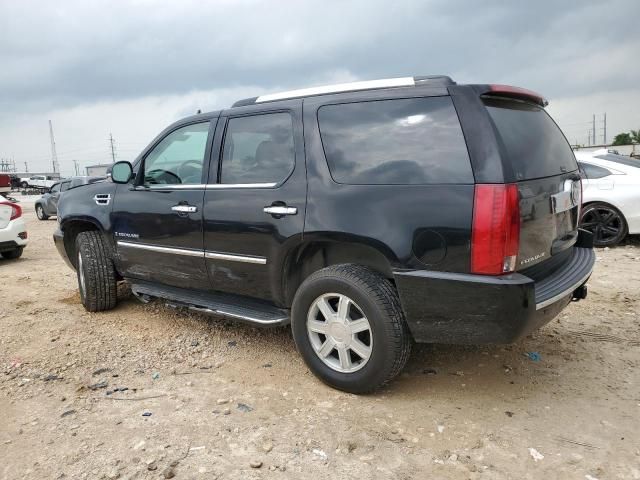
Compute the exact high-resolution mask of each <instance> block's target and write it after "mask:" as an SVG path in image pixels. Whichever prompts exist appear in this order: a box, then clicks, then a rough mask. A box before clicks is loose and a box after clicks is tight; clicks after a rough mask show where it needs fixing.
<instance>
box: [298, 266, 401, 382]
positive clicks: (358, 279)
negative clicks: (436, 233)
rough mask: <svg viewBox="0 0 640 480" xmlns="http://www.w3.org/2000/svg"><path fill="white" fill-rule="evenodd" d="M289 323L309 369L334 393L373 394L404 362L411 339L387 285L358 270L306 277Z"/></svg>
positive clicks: (376, 276)
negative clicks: (332, 389)
mask: <svg viewBox="0 0 640 480" xmlns="http://www.w3.org/2000/svg"><path fill="white" fill-rule="evenodd" d="M291 319H292V321H291V329H292V331H293V338H294V341H295V343H296V347H297V348H298V351H299V352H300V354H301V355H302V357H303V359H304V361H305V362H306V364H307V366H308V367H309V369H310V370H311V371H312V372H313V373H314V374H315V375H316V376H317V377H318V378H319V379H320V380H322V381H323V382H324V383H326V384H328V385H330V386H332V387H334V388H337V389H339V390H344V391H346V392H350V393H367V392H371V391H373V390H376V389H377V388H380V387H381V386H383V385H384V384H386V383H387V382H389V381H390V380H391V379H393V378H394V377H395V376H396V375H398V373H400V371H401V370H402V368H403V367H404V365H405V363H406V362H407V359H408V358H409V353H410V351H411V336H410V333H409V329H408V327H407V324H406V322H405V319H404V314H403V312H402V308H401V306H400V300H399V298H398V294H397V292H396V290H395V288H394V286H393V284H392V283H391V282H390V281H389V280H388V279H386V278H385V277H383V276H382V275H380V274H379V273H377V272H375V271H373V270H371V269H369V268H366V267H363V266H360V265H353V264H343V265H333V266H330V267H327V268H324V269H322V270H319V271H317V272H315V273H313V274H312V275H310V276H309V278H307V279H306V280H305V281H304V282H303V283H302V285H301V286H300V288H299V289H298V291H297V292H296V295H295V298H294V300H293V305H292V312H291Z"/></svg>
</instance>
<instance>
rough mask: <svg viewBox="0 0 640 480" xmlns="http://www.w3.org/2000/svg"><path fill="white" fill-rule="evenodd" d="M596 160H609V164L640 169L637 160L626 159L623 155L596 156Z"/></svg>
mask: <svg viewBox="0 0 640 480" xmlns="http://www.w3.org/2000/svg"><path fill="white" fill-rule="evenodd" d="M596 158H601V159H602V160H607V161H609V162H614V163H619V164H621V165H626V166H627V167H638V168H640V161H638V160H636V159H635V158H632V157H625V156H623V155H616V154H615V153H607V154H606V155H596Z"/></svg>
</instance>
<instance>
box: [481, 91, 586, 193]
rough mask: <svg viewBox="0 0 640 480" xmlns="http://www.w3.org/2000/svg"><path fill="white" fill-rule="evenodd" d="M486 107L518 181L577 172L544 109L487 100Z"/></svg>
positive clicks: (566, 148) (559, 133)
mask: <svg viewBox="0 0 640 480" xmlns="http://www.w3.org/2000/svg"><path fill="white" fill-rule="evenodd" d="M484 104H485V105H486V106H487V110H488V111H489V115H490V116H491V120H492V121H493V125H494V127H495V129H496V130H497V134H498V141H500V142H501V143H502V146H503V148H504V152H505V154H506V156H507V158H508V160H509V162H510V163H511V166H512V168H513V171H514V174H515V176H516V179H518V180H530V179H533V178H542V177H551V176H553V175H560V174H562V173H566V172H572V171H574V170H576V169H577V168H578V166H577V164H576V159H575V157H574V155H573V151H572V150H571V147H570V146H569V143H568V142H567V140H566V139H565V138H564V135H563V134H562V132H561V131H560V129H559V128H558V126H557V125H556V124H555V122H554V121H553V120H552V119H551V117H550V116H549V115H548V114H547V112H546V111H545V110H544V109H543V108H542V107H538V106H537V105H532V104H529V103H525V102H518V101H514V100H505V99H499V98H485V99H484Z"/></svg>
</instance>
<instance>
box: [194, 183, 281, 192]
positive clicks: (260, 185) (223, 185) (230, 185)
mask: <svg viewBox="0 0 640 480" xmlns="http://www.w3.org/2000/svg"><path fill="white" fill-rule="evenodd" d="M276 185H278V184H277V183H275V182H273V183H208V184H207V190H224V189H227V188H273V187H275V186H276Z"/></svg>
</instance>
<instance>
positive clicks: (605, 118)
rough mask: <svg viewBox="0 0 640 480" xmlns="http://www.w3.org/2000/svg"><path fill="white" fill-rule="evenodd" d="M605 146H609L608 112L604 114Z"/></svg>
mask: <svg viewBox="0 0 640 480" xmlns="http://www.w3.org/2000/svg"><path fill="white" fill-rule="evenodd" d="M603 136H604V146H605V147H606V146H607V112H604V135H603Z"/></svg>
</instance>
